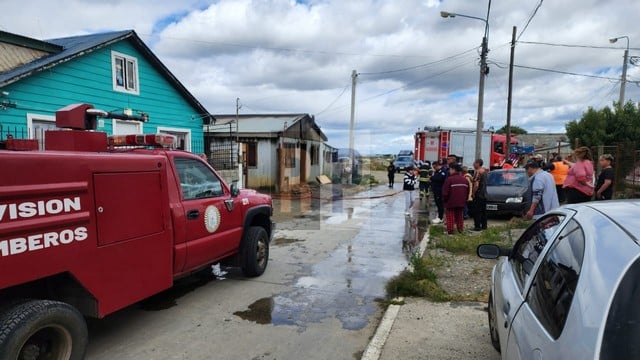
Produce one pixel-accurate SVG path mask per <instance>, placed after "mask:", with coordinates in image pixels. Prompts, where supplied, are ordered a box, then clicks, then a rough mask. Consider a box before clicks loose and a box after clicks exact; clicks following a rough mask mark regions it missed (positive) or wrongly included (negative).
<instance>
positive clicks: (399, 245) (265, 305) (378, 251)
mask: <svg viewBox="0 0 640 360" xmlns="http://www.w3.org/2000/svg"><path fill="white" fill-rule="evenodd" d="M385 194H389V191H388V190H387V188H384V187H377V188H374V189H371V190H369V191H367V192H364V193H360V194H358V196H357V197H358V198H364V200H335V201H332V202H331V204H330V205H329V206H326V207H324V208H322V209H320V216H319V217H317V216H316V217H314V216H310V218H316V219H319V224H317V225H318V227H319V228H320V229H322V228H325V227H330V226H336V225H341V224H343V225H344V224H345V223H347V222H349V221H355V222H357V223H358V226H359V227H360V228H361V229H360V231H359V232H358V233H357V235H356V236H354V237H353V238H351V239H349V240H348V241H344V242H342V243H341V244H340V245H339V246H338V247H337V248H336V249H335V250H333V251H332V252H330V253H329V254H328V255H327V257H326V258H325V259H323V260H322V261H320V262H318V263H316V264H314V265H312V266H310V267H307V268H306V269H304V270H303V271H301V274H300V275H299V276H298V277H297V278H296V279H295V280H294V282H293V289H292V290H291V291H286V292H283V293H280V294H276V295H274V296H272V297H269V298H262V299H259V300H257V301H256V302H254V303H253V304H251V305H249V310H245V311H238V312H236V313H234V314H235V315H237V316H240V317H241V318H243V319H246V320H251V321H255V322H257V323H261V324H264V323H265V322H270V323H271V324H274V325H295V326H297V327H298V331H301V332H302V331H304V330H305V328H306V327H307V326H308V325H309V324H311V323H319V322H321V321H322V320H323V319H325V318H327V317H333V318H336V319H338V320H339V321H340V322H341V324H342V327H343V329H347V330H360V329H362V328H364V327H365V326H366V325H367V324H368V323H369V321H370V317H371V316H372V315H373V314H374V313H375V312H376V310H377V309H378V302H380V301H382V300H384V297H385V285H386V282H387V281H388V280H389V279H390V278H391V277H392V276H394V275H396V274H398V273H399V272H400V271H402V270H403V269H404V268H405V267H406V266H407V261H408V259H407V256H408V255H411V254H412V252H413V251H414V250H415V249H416V248H417V246H418V244H419V242H420V240H421V239H422V238H423V236H424V234H425V231H426V230H427V226H428V211H426V210H421V208H423V207H424V206H421V204H420V203H417V204H416V206H415V210H414V212H413V214H412V216H404V217H403V216H402V215H401V214H402V213H403V209H402V206H404V201H403V198H402V197H401V196H394V197H390V198H384V197H382V196H384V195H385ZM422 205H424V204H422ZM328 209H330V210H328ZM329 211H330V212H329ZM298 241H301V240H299V239H293V238H287V237H279V238H276V239H275V243H276V245H280V244H283V243H294V242H298ZM266 319H268V321H267V320H266Z"/></svg>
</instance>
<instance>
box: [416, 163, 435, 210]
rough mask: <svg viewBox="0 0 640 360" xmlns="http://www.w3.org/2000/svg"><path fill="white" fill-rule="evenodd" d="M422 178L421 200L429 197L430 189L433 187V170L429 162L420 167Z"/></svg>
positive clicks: (420, 178)
mask: <svg viewBox="0 0 640 360" xmlns="http://www.w3.org/2000/svg"><path fill="white" fill-rule="evenodd" d="M419 174H420V177H419V178H418V182H419V183H420V200H422V198H424V197H427V196H429V187H430V186H431V175H433V170H432V169H431V163H429V162H428V161H427V162H425V163H424V164H422V165H421V166H420V171H419Z"/></svg>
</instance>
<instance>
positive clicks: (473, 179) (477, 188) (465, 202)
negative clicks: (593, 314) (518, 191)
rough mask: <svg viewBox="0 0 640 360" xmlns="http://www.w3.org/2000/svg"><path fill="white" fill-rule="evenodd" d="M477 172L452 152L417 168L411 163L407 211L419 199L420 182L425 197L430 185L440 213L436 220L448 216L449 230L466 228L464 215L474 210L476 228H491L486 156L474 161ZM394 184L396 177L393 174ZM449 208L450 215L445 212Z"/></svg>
mask: <svg viewBox="0 0 640 360" xmlns="http://www.w3.org/2000/svg"><path fill="white" fill-rule="evenodd" d="M473 167H474V170H475V171H474V175H473V176H472V175H471V174H469V171H468V169H467V168H466V167H465V166H462V165H460V164H459V163H458V157H457V156H455V155H450V156H449V157H447V158H446V159H442V160H441V161H434V162H433V163H432V164H428V163H425V164H423V165H421V166H420V169H416V168H415V167H413V166H409V167H407V169H406V172H405V174H404V177H403V190H405V191H404V194H405V215H410V210H411V208H412V207H413V204H414V202H415V200H416V199H415V191H414V190H415V186H416V184H418V183H419V184H420V198H421V199H422V198H424V197H425V196H426V195H427V194H428V193H429V189H430V190H431V193H433V199H434V202H435V204H436V207H437V209H438V217H437V218H435V219H434V220H432V222H433V223H436V224H437V223H441V222H443V220H445V219H446V227H447V232H448V233H453V230H454V227H456V228H457V229H458V231H460V232H462V231H463V230H464V219H465V218H466V217H467V216H469V214H471V215H472V216H473V218H474V225H475V226H474V230H476V231H482V230H485V229H486V228H487V213H486V203H487V196H486V192H487V176H486V172H485V169H484V168H483V161H482V159H478V160H476V161H475V162H474V164H473ZM389 181H390V184H389V185H390V186H391V187H392V186H393V184H392V183H391V181H392V179H391V176H390V177H389ZM445 212H446V216H445Z"/></svg>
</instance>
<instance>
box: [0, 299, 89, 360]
mask: <svg viewBox="0 0 640 360" xmlns="http://www.w3.org/2000/svg"><path fill="white" fill-rule="evenodd" d="M0 324H2V325H1V327H0V354H3V357H2V358H3V359H34V360H36V359H55V360H62V359H64V360H67V359H71V360H75V359H78V360H80V359H84V354H85V351H86V347H87V341H88V334H87V325H86V323H85V321H84V318H83V317H82V314H80V313H79V312H78V310H76V309H75V308H74V307H72V306H71V305H69V304H65V303H62V302H58V301H49V300H31V301H26V302H23V303H20V304H19V305H16V306H13V307H11V308H7V309H6V310H5V311H4V312H3V313H2V314H0Z"/></svg>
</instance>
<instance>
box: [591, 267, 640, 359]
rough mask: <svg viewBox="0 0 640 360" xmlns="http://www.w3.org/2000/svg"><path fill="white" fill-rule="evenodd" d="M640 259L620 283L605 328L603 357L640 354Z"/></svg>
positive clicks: (633, 356)
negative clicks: (639, 302) (639, 307)
mask: <svg viewBox="0 0 640 360" xmlns="http://www.w3.org/2000/svg"><path fill="white" fill-rule="evenodd" d="M638 279H640V259H636V261H635V262H634V263H633V265H631V266H630V267H629V270H627V273H626V274H625V275H624V278H623V279H622V281H621V282H620V285H618V289H617V290H616V295H615V297H614V298H613V302H612V303H611V307H610V308H609V315H608V316H607V323H606V325H605V328H604V336H603V338H602V347H601V349H600V359H603V360H604V359H606V360H608V359H639V358H640V311H638V299H640V281H638Z"/></svg>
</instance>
